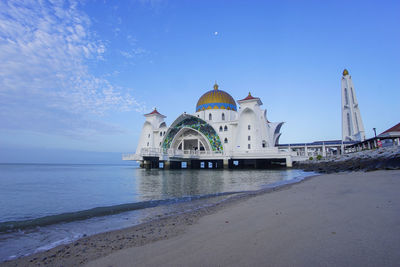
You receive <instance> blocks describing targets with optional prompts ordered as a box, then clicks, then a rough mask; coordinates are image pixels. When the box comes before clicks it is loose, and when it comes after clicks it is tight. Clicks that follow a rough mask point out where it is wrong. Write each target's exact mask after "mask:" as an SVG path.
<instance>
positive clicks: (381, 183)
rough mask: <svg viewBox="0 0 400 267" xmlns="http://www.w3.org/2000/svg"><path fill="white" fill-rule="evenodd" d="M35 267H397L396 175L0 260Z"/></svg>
mask: <svg viewBox="0 0 400 267" xmlns="http://www.w3.org/2000/svg"><path fill="white" fill-rule="evenodd" d="M35 258H36V259H35ZM17 264H18V265H17ZM38 264H40V266H44V265H46V266H75V265H79V264H86V266H399V264H400V171H398V170H396V171H375V172H367V173H364V172H353V173H338V174H329V175H321V176H317V177H315V178H312V179H308V180H307V181H306V182H303V183H299V184H295V185H292V186H287V187H284V188H282V189H280V190H278V191H276V192H272V193H266V194H261V195H257V196H255V197H247V198H244V199H243V200H240V201H232V202H230V204H224V205H220V207H217V208H214V209H211V210H210V209H209V210H203V211H197V212H194V213H191V214H186V215H181V216H175V217H171V218H167V219H162V220H160V221H157V222H152V223H150V224H146V225H141V226H137V227H133V228H128V229H124V230H120V231H115V232H109V233H104V234H100V235H96V236H93V237H87V238H84V239H82V240H80V241H78V242H76V243H75V244H71V245H69V246H67V247H66V246H60V247H58V248H54V249H53V250H50V251H48V252H44V253H40V254H37V255H33V256H29V257H25V258H22V259H18V260H16V261H12V262H7V263H5V265H7V266H28V265H32V266H37V265H38Z"/></svg>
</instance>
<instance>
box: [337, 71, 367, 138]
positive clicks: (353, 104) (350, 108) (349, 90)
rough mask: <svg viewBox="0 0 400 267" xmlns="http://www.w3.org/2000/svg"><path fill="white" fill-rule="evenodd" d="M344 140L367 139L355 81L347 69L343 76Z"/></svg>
mask: <svg viewBox="0 0 400 267" xmlns="http://www.w3.org/2000/svg"><path fill="white" fill-rule="evenodd" d="M342 140H343V141H363V140H365V131H364V124H363V122H362V119H361V113H360V109H359V107H358V101H357V98H356V92H355V91H354V85H353V81H352V80H351V76H350V75H349V72H348V71H347V70H346V69H345V70H344V71H343V76H342Z"/></svg>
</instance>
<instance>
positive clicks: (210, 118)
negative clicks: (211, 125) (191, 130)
mask: <svg viewBox="0 0 400 267" xmlns="http://www.w3.org/2000/svg"><path fill="white" fill-rule="evenodd" d="M208 120H209V121H211V120H212V114H211V113H210V114H208Z"/></svg>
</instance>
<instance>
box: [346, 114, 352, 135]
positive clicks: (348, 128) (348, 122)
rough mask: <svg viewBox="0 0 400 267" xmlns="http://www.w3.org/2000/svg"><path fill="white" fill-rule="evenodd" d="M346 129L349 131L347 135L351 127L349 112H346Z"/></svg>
mask: <svg viewBox="0 0 400 267" xmlns="http://www.w3.org/2000/svg"><path fill="white" fill-rule="evenodd" d="M347 130H348V132H349V135H351V128H350V114H349V113H347Z"/></svg>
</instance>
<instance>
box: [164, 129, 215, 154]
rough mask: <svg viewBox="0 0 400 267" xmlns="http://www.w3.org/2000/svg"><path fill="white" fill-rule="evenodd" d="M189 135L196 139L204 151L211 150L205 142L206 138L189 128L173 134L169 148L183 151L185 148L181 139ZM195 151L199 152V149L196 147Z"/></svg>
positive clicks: (206, 141) (209, 145) (207, 142)
mask: <svg viewBox="0 0 400 267" xmlns="http://www.w3.org/2000/svg"><path fill="white" fill-rule="evenodd" d="M191 134H193V135H195V137H197V139H198V141H199V142H200V144H201V145H203V147H204V149H205V150H206V151H211V150H212V146H211V144H210V142H209V141H208V140H207V137H206V136H204V135H203V134H202V133H201V132H199V131H198V130H196V129H193V128H190V127H183V128H181V129H180V130H179V131H178V132H177V133H176V134H175V136H174V138H173V140H172V142H171V146H170V148H174V149H179V150H184V149H185V148H184V145H183V141H182V140H181V137H184V136H185V135H191ZM196 135H197V136H196ZM197 149H199V150H200V147H197Z"/></svg>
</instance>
